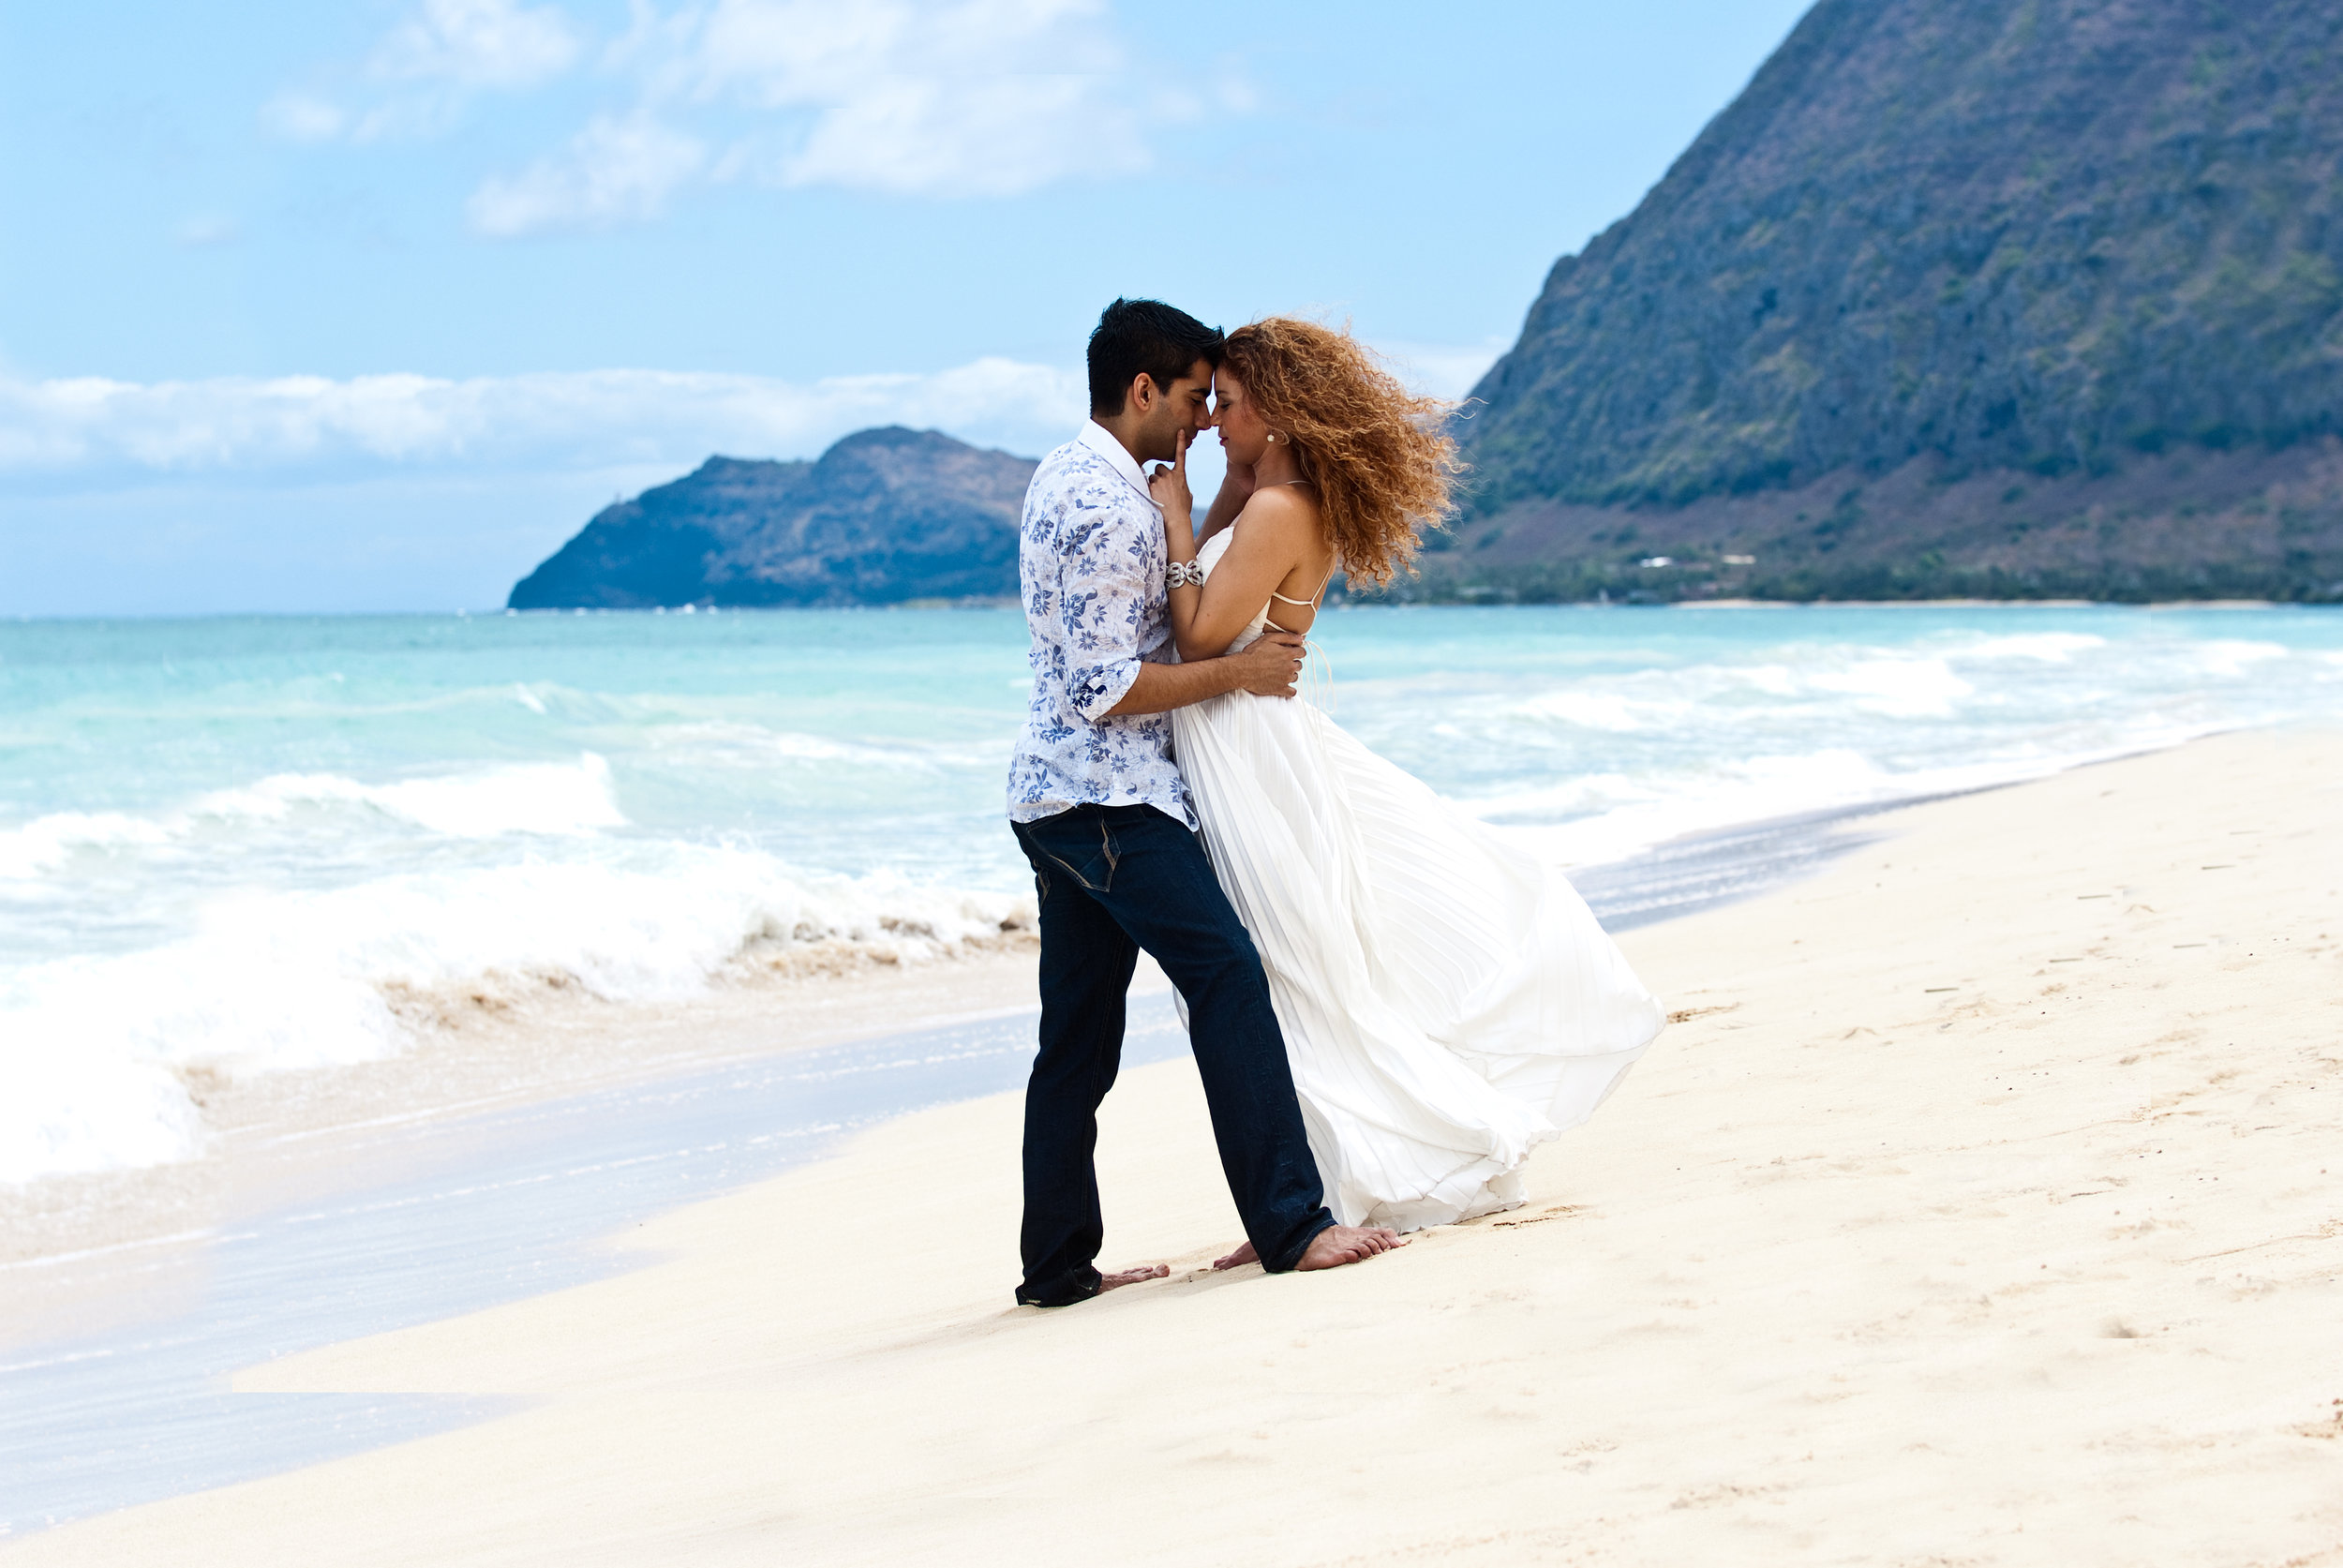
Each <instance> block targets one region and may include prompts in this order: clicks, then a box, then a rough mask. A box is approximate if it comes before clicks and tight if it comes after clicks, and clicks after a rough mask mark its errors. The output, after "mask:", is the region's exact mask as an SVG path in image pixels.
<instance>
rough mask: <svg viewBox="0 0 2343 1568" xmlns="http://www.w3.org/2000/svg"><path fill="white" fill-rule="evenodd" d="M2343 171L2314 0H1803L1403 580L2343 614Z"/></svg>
mask: <svg viewBox="0 0 2343 1568" xmlns="http://www.w3.org/2000/svg"><path fill="white" fill-rule="evenodd" d="M2339 176H2343V7H2337V6H2336V5H2335V4H2334V3H2333V0H2254V3H2252V4H2236V3H2231V0H1821V4H1819V5H1817V6H1816V7H1814V8H1813V10H1812V11H1810V12H1809V13H1808V14H1807V16H1806V17H1805V19H1804V20H1803V21H1801V22H1799V23H1798V26H1797V28H1796V29H1795V30H1794V31H1793V32H1792V33H1791V35H1790V37H1788V39H1787V40H1786V41H1784V43H1783V45H1782V47H1781V48H1780V50H1778V51H1777V52H1775V53H1774V55H1773V56H1772V57H1771V58H1770V59H1768V61H1767V62H1766V64H1765V65H1764V66H1763V67H1761V68H1760V69H1759V71H1758V72H1757V74H1756V76H1755V77H1754V79H1753V80H1752V82H1750V84H1749V86H1748V87H1747V89H1746V90H1745V91H1744V92H1743V93H1742V94H1741V95H1740V97H1739V98H1738V99H1737V100H1736V101H1735V102H1734V103H1733V104H1732V105H1731V106H1730V107H1728V108H1727V109H1726V110H1725V111H1724V112H1723V113H1722V114H1720V115H1719V116H1718V117H1717V118H1716V120H1715V121H1713V122H1712V123H1711V124H1710V125H1709V127H1708V128H1707V129H1706V130H1704V131H1703V132H1702V134H1701V135H1700V137H1699V138H1698V140H1696V141H1695V142H1694V144H1693V145H1692V147H1691V148H1690V149H1689V150H1688V151H1686V152H1685V154H1684V155H1683V156H1682V157H1680V158H1679V160H1678V161H1677V163H1676V164H1675V166H1674V167H1673V168H1672V169H1670V170H1669V172H1668V173H1667V175H1666V176H1665V177H1664V179H1663V180H1662V181H1661V182H1660V184H1659V185H1658V186H1656V187H1654V188H1653V189H1652V190H1651V192H1650V193H1649V195H1648V196H1647V197H1646V198H1645V200H1644V201H1643V202H1642V203H1641V204H1640V205H1638V206H1637V208H1636V209H1635V210H1634V213H1632V214H1631V215H1629V216H1628V217H1626V218H1624V219H1622V220H1621V221H1620V222H1619V223H1618V224H1616V225H1614V226H1613V227H1612V228H1610V229H1609V230H1607V231H1604V233H1603V234H1601V235H1599V236H1597V237H1596V238H1595V239H1594V240H1593V241H1591V242H1590V243H1589V245H1588V246H1586V248H1585V249H1584V250H1582V251H1581V252H1579V253H1578V254H1576V255H1574V256H1567V257H1564V258H1563V259H1562V260H1561V261H1559V262H1558V263H1556V265H1555V267H1554V269H1553V271H1552V273H1551V275H1550V276H1548V277H1547V279H1546V283H1545V289H1544V291H1543V292H1542V293H1541V294H1540V296H1539V298H1538V300H1537V302H1536V303H1535V305H1534V306H1532V307H1531V308H1530V314H1529V319H1528V321H1527V323H1526V325H1525V326H1524V328H1523V331H1522V335H1521V338H1520V340H1519V342H1518V343H1516V344H1515V347H1514V349H1513V350H1512V351H1511V352H1509V353H1507V354H1506V355H1505V357H1504V358H1503V359H1501V360H1500V361H1499V362H1498V364H1497V365H1496V366H1495V367H1494V368H1493V369H1491V370H1490V372H1489V373H1488V375H1487V376H1486V377H1485V379H1484V380H1483V381H1482V382H1481V384H1480V385H1479V386H1478V387H1477V388H1476V389H1475V392H1474V398H1475V402H1474V403H1473V404H1472V405H1470V406H1468V409H1467V411H1466V414H1465V417H1463V418H1462V419H1461V420H1460V422H1459V425H1458V434H1459V437H1460V440H1461V441H1462V442H1463V444H1464V446H1465V449H1466V453H1467V455H1468V457H1469V458H1470V460H1471V462H1472V463H1473V464H1474V468H1475V477H1474V481H1473V489H1472V494H1471V500H1470V511H1469V513H1468V515H1467V516H1466V517H1465V518H1464V519H1463V520H1462V521H1461V523H1460V526H1459V527H1458V529H1457V530H1456V531H1455V533H1454V534H1453V535H1449V536H1443V537H1441V538H1440V539H1437V540H1436V541H1435V542H1434V544H1435V548H1434V550H1433V551H1432V552H1431V553H1429V554H1427V555H1426V557H1425V563H1424V575H1423V577H1422V578H1421V579H1418V580H1417V581H1416V582H1414V583H1413V584H1411V585H1409V587H1408V588H1407V589H1406V590H1403V596H1409V595H1411V596H1417V597H1462V598H1473V597H1482V598H1579V597H1595V596H1598V595H1609V596H1612V597H1619V596H1621V595H1625V596H1629V597H1638V598H1662V599H1673V598H1685V597H1704V596H1715V595H1726V594H1752V595H1760V596H1768V597H1786V598H1813V597H1864V598H1876V597H1917V596H1938V595H1944V594H1988V595H1994V596H2020V597H2025V596H2089V597H2099V598H2111V599H2141V598H2164V597H2207V596H2212V597H2232V596H2253V597H2267V598H2277V599H2294V600H2319V599H2343V458H2339V457H2338V453H2339V452H2343V442H2339V441H2338V438H2339V437H2343V177H2339ZM1662 558H1665V560H1666V564H1664V565H1647V564H1645V563H1646V562H1650V561H1656V560H1661V559H1662Z"/></svg>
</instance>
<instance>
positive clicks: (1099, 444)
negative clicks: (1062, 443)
mask: <svg viewBox="0 0 2343 1568" xmlns="http://www.w3.org/2000/svg"><path fill="white" fill-rule="evenodd" d="M1074 439H1075V440H1076V441H1080V442H1082V445H1084V446H1086V447H1088V448H1090V450H1091V451H1093V452H1095V453H1097V455H1099V456H1101V457H1104V458H1105V459H1106V460H1107V461H1108V462H1110V463H1112V464H1113V465H1114V471H1115V472H1117V473H1119V474H1121V475H1122V476H1123V477H1124V478H1125V479H1126V480H1127V481H1128V482H1129V483H1130V485H1131V487H1132V488H1133V489H1135V490H1137V491H1138V492H1139V493H1140V494H1141V495H1142V496H1147V504H1148V505H1150V506H1153V505H1154V504H1155V500H1156V498H1155V497H1153V496H1149V495H1147V476H1146V475H1145V474H1144V473H1142V472H1141V471H1140V468H1139V459H1138V458H1136V457H1134V456H1132V455H1130V453H1129V452H1128V451H1127V450H1126V449H1125V447H1124V445H1123V443H1122V442H1121V441H1116V440H1115V439H1114V432H1112V430H1109V429H1108V428H1107V427H1106V426H1103V425H1101V424H1099V423H1098V422H1097V420H1095V419H1085V420H1083V421H1082V433H1081V434H1080V435H1078V436H1076V437H1075V438H1074Z"/></svg>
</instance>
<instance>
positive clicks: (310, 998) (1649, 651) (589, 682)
mask: <svg viewBox="0 0 2343 1568" xmlns="http://www.w3.org/2000/svg"><path fill="white" fill-rule="evenodd" d="M1316 647H1317V649H1318V656H1317V658H1316V660H1315V667H1316V670H1317V677H1316V679H1315V681H1314V685H1315V689H1316V691H1317V694H1318V695H1317V700H1319V701H1321V704H1323V705H1324V706H1326V707H1328V708H1329V709H1331V710H1332V711H1333V713H1334V715H1335V717H1336V720H1337V722H1339V723H1341V724H1345V725H1346V726H1348V727H1350V728H1351V730H1352V731H1353V732H1354V733H1356V734H1357V735H1358V736H1359V737H1360V738H1361V739H1364V740H1365V741H1366V743H1367V744H1368V745H1370V746H1372V747H1374V748H1375V749H1376V750H1377V751H1379V752H1380V753H1382V754H1384V755H1386V756H1388V757H1390V758H1392V759H1393V760H1394V761H1395V762H1397V763H1399V764H1400V765H1401V766H1403V767H1406V768H1408V769H1410V770H1411V771H1413V772H1415V773H1417V774H1418V775H1419V776H1421V777H1423V778H1424V779H1425V780H1426V781H1427V782H1429V783H1430V784H1432V785H1433V786H1434V787H1436V788H1437V789H1439V790H1440V792H1441V793H1442V794H1443V795H1445V796H1447V797H1448V798H1449V799H1453V800H1455V801H1456V802H1458V803H1459V804H1460V805H1462V806H1463V807H1464V808H1465V809H1467V810H1470V811H1471V812H1473V813H1475V814H1478V815H1480V816H1482V817H1484V818H1485V819H1486V820H1488V821H1489V822H1491V823H1493V824H1496V825H1499V826H1500V827H1503V828H1505V829H1509V830H1511V831H1514V832H1515V833H1517V834H1518V835H1520V837H1521V838H1522V840H1523V841H1524V843H1525V844H1528V845H1529V846H1530V848H1531V849H1532V850H1533V851H1534V852H1535V853H1538V854H1540V855H1542V856H1544V857H1545V858H1547V859H1550V860H1553V861H1555V862H1556V863H1559V864H1563V865H1568V866H1572V867H1577V868H1582V872H1583V874H1584V875H1585V876H1586V877H1587V878H1589V879H1590V880H1592V881H1598V882H1602V883H1604V886H1606V887H1608V888H1611V889H1618V888H1619V886H1620V885H1621V883H1622V882H1626V883H1632V882H1633V881H1634V879H1635V877H1636V876H1637V875H1638V874H1639V873H1638V870H1637V868H1638V867H1639V866H1641V865H1644V864H1648V863H1650V861H1649V857H1650V856H1651V854H1652V853H1653V852H1654V851H1655V849H1661V850H1664V848H1665V846H1668V845H1671V844H1680V843H1682V842H1683V841H1685V840H1687V839H1688V838H1696V836H1697V835H1702V834H1715V833H1718V832H1720V831H1722V830H1726V829H1740V828H1745V827H1747V826H1748V825H1752V824H1760V823H1768V822H1774V821H1779V820H1781V819H1784V818H1793V817H1798V816H1800V815H1804V814H1818V813H1828V812H1839V811H1845V810H1849V809H1852V808H1860V807H1865V806H1873V805H1878V804H1884V803H1888V802H1893V801H1897V800H1903V799H1917V798H1922V797H1927V796H1932V795H1939V794H1945V793H1948V792H1953V791H1958V790H1964V789H1974V788H1981V787H1987V786H1991V785H1993V784H2003V783H2008V782H2012V781H2016V780H2020V779H2025V778H2030V777H2036V776H2039V775H2042V774H2045V773H2049V772H2053V771H2056V770H2058V769H2065V768H2071V767H2076V766H2080V765H2082V764H2085V763H2088V762H2091V761H2094V760H2098V759H2103V758H2107V757H2111V756H2116V755H2121V754H2128V753H2134V752H2139V751H2142V750H2148V749H2152V748H2156V747H2160V746H2168V745H2172V744H2175V743H2178V742H2180V741H2182V740H2185V739H2189V738H2190V737H2193V736H2198V735H2203V734H2207V733H2210V732H2214V731H2217V730H2222V729H2230V728H2235V727H2240V726H2246V725H2257V724H2280V723H2286V722H2290V721H2295V720H2301V719H2306V718H2333V717H2336V716H2338V715H2343V613H2338V612H2334V611H2321V610H2295V609H2286V608H2242V609H2222V608H2199V609H2161V608H2159V609H2130V608H2116V607H2106V606H2056V605H1925V606H1913V607H1875V606H1808V607H1779V606H1715V607H1701V608H1692V607H1677V608H1666V609H1662V608H1596V607H1574V606H1559V607H1544V608H1532V607H1523V608H1389V607H1379V608H1355V609H1345V610H1340V611H1336V612H1334V613H1330V614H1329V615H1327V616H1326V617H1325V618H1324V619H1323V620H1322V621H1321V628H1320V632H1319V635H1318V636H1317V638H1316ZM1027 692H1028V682H1027V678H1026V673H1025V638H1024V632H1023V626H1022V620H1021V619H1020V618H1019V616H1018V615H1017V614H1016V613H1015V612H1014V611H992V610H952V611H947V610H919V611H835V612H831V611H791V612H766V613H708V612H701V613H698V614H595V615H554V614H541V615H524V616H512V615H478V616H443V617H382V618H354V617H353V618H321V619H314V620H309V619H291V618H284V619H279V618H271V619H259V618H255V619H212V620H127V621H97V620H76V621H23V622H17V623H11V624H0V1182H22V1181H25V1180H28V1179H31V1178H35V1177H38V1176H43V1175H52V1174H60V1173H67V1172H90V1171H98V1170H105V1169H110V1168H118V1167H125V1166H139V1165H151V1164H156V1163H159V1162H165V1161H171V1160H175V1159H182V1158H186V1157H189V1156H191V1155H193V1154H195V1153H198V1152H200V1150H201V1140H202V1128H201V1120H200V1117H199V1115H198V1113H197V1112H196V1109H195V1106H194V1103H193V1101H192V1099H191V1098H190V1094H189V1089H188V1076H187V1075H188V1074H189V1073H190V1072H191V1071H195V1070H199V1069H200V1070H201V1071H203V1072H209V1073H215V1074H227V1075H229V1076H242V1075H250V1074H259V1073H266V1072H271V1071H277V1070H283V1069H287V1068H310V1067H321V1066H332V1065H334V1064H338V1063H351V1062H358V1061H364V1060H367V1059H371V1058H375V1057H380V1056H382V1055H385V1054H387V1053H395V1052H398V1051H400V1050H403V1049H406V1048H407V1047H408V1046H410V1044H412V1043H413V1038H414V1036H413V1031H414V1030H416V1029H418V1028H423V1027H427V1026H428V1025H427V1023H417V1022H415V1020H416V1019H417V1018H418V1017H421V1016H424V1015H425V1014H426V1013H427V1009H422V1010H420V1011H419V1010H418V1009H416V1008H412V1007H402V1006H401V1003H402V1000H405V1001H411V1000H412V999H413V998H414V997H416V996H418V995H428V994H430V993H434V992H437V991H462V992H473V991H479V990H481V989H483V988H486V989H488V990H494V989H495V988H498V987H500V986H501V987H515V988H542V987H545V986H546V985H548V984H551V985H555V986H559V987H560V988H563V989H564V990H565V991H567V992H569V993H578V992H583V993H589V994H592V995H598V996H603V997H608V998H615V999H627V1000H636V1001H642V1000H651V1001H655V1000H658V999H661V998H668V997H681V996H687V995H691V994H694V993H698V992H701V991H703V990H705V989H706V988H708V987H710V986H720V985H724V984H726V983H728V981H729V979H730V978H732V977H734V976H736V975H738V974H739V972H740V966H741V965H742V963H744V962H745V961H746V960H748V959H750V958H752V957H755V956H758V955H768V956H769V955H770V954H773V953H776V952H782V953H785V952H786V951H787V950H788V949H790V948H797V947H802V946H806V945H810V944H825V945H828V946H831V947H838V946H843V947H845V948H850V949H861V950H865V951H868V952H871V953H873V954H879V955H884V956H888V957H892V958H894V959H897V960H900V961H903V962H905V963H918V962H921V961H924V960H929V959H933V958H936V957H940V956H942V955H945V954H947V953H948V952H950V951H951V950H953V949H955V948H960V947H962V946H963V945H965V944H969V943H977V942H984V941H987V940H991V939H995V938H997V936H998V933H1000V932H1001V931H1002V930H1003V928H1004V926H1005V925H1007V926H1015V925H1017V924H1019V923H1020V922H1022V921H1023V920H1026V919H1029V918H1030V911H1031V892H1030V886H1029V880H1028V876H1027V874H1026V873H1025V871H1024V869H1023V867H1022V861H1021V860H1020V859H1019V858H1018V856H1017V854H1016V852H1015V848H1014V845H1013V843H1012V841H1011V840H1010V837H1009V834H1008V832H1007V828H1006V827H1005V825H1004V822H1003V807H1002V797H1003V784H1004V777H1005V773H1006V768H1007V756H1008V752H1009V748H1010V745H1011V743H1012V741H1013V740H1014V739H1015V736H1016V733H1017V730H1018V726H1019V724H1020V723H1021V722H1022V715H1023V709H1024V703H1025V699H1026V695H1027ZM1639 857H1642V858H1643V859H1638V858H1639ZM1626 902H1627V903H1632V900H1628V901H1626ZM1621 906H1622V907H1623V906H1625V905H1624V904H1622V905H1621ZM1598 907H1602V904H1601V903H1600V901H1598Z"/></svg>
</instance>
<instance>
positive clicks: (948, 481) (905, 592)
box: [507, 426, 1034, 610]
mask: <svg viewBox="0 0 2343 1568" xmlns="http://www.w3.org/2000/svg"><path fill="white" fill-rule="evenodd" d="M1033 470H1034V459H1032V458H1030V457H1015V456H1011V455H1009V454H1007V453H1006V452H988V451H985V450H983V449H981V448H978V447H974V446H970V445H968V444H967V443H965V442H963V441H954V440H952V439H951V438H950V437H949V436H945V435H940V434H938V433H936V432H935V431H933V430H906V429H903V428H902V427H901V426H888V427H886V428H883V429H876V430H863V431H859V432H858V433H857V434H855V435H851V436H848V437H846V438H845V439H844V440H843V441H839V442H838V443H837V444H836V445H835V446H832V447H831V448H830V449H829V450H828V451H827V452H825V453H823V454H822V455H821V456H820V457H819V458H817V459H815V460H813V461H812V462H803V461H799V462H789V463H779V462H769V461H757V460H751V459H743V458H738V457H710V458H709V459H708V461H707V462H705V463H703V464H701V465H700V466H699V468H698V469H696V470H694V471H693V472H691V473H689V474H686V475H685V476H684V477H683V478H681V479H679V480H676V481H675V482H674V483H672V484H668V485H657V486H654V487H653V488H651V489H649V490H646V491H644V492H643V493H642V494H641V495H639V496H637V497H635V498H634V500H625V501H619V502H618V503H616V504H614V505H611V506H608V507H605V508H604V509H603V510H602V512H601V513H599V514H598V515H596V516H595V517H594V519H593V520H592V521H591V522H589V523H588V524H587V525H586V527H585V528H584V529H583V530H580V531H579V533H578V534H577V535H576V537H575V538H573V539H572V540H570V542H569V543H568V544H566V545H562V546H561V548H560V549H559V550H557V551H555V552H554V554H553V555H552V556H551V557H549V558H548V559H547V560H545V563H544V564H543V565H541V566H539V567H538V568H537V569H536V570H535V571H534V572H531V573H530V575H528V576H526V577H523V578H522V579H521V580H520V581H519V582H518V583H517V584H515V585H514V589H513V593H512V597H511V598H510V599H509V600H508V601H507V603H508V604H509V605H511V606H512V607H513V608H514V609H521V610H530V609H571V608H589V609H590V608H600V609H649V608H652V607H654V606H660V605H668V606H675V605H724V606H728V607H729V606H781V605H796V606H811V605H893V604H902V603H903V602H905V601H907V600H939V599H940V600H961V599H991V598H1003V597H1013V596H1014V595H1015V594H1016V592H1017V518H1018V513H1019V509H1020V507H1021V506H1022V503H1023V501H1024V496H1025V484H1026V482H1027V481H1028V480H1030V479H1031V478H1032V477H1033Z"/></svg>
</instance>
